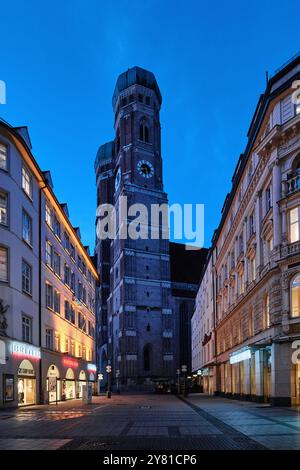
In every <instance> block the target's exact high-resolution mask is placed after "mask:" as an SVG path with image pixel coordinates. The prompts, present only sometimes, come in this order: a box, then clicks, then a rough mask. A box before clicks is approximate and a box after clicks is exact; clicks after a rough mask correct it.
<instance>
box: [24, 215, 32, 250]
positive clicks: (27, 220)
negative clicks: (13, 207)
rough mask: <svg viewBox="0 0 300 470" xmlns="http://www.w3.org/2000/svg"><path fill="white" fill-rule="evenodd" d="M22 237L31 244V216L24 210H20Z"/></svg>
mask: <svg viewBox="0 0 300 470" xmlns="http://www.w3.org/2000/svg"><path fill="white" fill-rule="evenodd" d="M22 237H23V240H24V241H25V242H26V243H28V244H29V245H32V218H31V217H30V215H28V214H27V212H26V211H24V209H23V211H22Z"/></svg>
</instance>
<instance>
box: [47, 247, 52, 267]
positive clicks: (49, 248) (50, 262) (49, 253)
mask: <svg viewBox="0 0 300 470" xmlns="http://www.w3.org/2000/svg"><path fill="white" fill-rule="evenodd" d="M46 263H47V264H48V266H50V267H51V268H52V267H53V247H52V245H51V243H50V242H49V241H46Z"/></svg>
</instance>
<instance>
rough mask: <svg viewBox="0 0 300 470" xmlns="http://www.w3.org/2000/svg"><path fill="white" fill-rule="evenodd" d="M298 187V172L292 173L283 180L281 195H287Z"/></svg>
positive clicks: (299, 187) (299, 181)
mask: <svg viewBox="0 0 300 470" xmlns="http://www.w3.org/2000/svg"><path fill="white" fill-rule="evenodd" d="M299 189H300V174H298V173H296V174H292V175H291V176H290V177H289V178H288V179H287V180H286V181H283V197H285V196H289V195H291V194H293V193H295V192H296V191H299Z"/></svg>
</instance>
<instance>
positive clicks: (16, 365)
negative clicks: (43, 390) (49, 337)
mask: <svg viewBox="0 0 300 470" xmlns="http://www.w3.org/2000/svg"><path fill="white" fill-rule="evenodd" d="M40 359H41V351H40V348H38V347H36V346H33V345H31V344H27V343H22V342H20V341H15V340H10V339H5V340H1V344H0V361H1V362H0V364H1V369H0V370H1V372H2V378H1V387H0V395H1V405H3V406H4V407H9V406H12V407H13V406H27V405H35V404H36V403H38V384H39V362H40Z"/></svg>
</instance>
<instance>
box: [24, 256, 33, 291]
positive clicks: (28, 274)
mask: <svg viewBox="0 0 300 470" xmlns="http://www.w3.org/2000/svg"><path fill="white" fill-rule="evenodd" d="M22 291H23V292H24V293H25V294H29V295H31V294H32V268H31V266H30V264H28V263H27V262H26V261H24V260H23V261H22Z"/></svg>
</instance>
